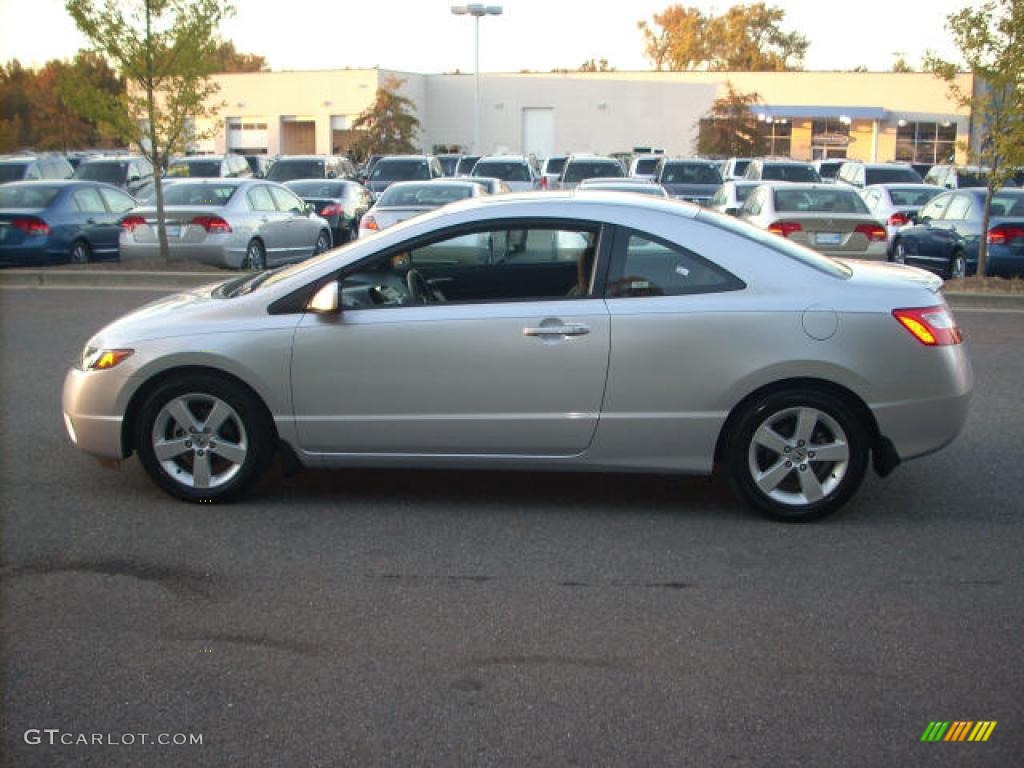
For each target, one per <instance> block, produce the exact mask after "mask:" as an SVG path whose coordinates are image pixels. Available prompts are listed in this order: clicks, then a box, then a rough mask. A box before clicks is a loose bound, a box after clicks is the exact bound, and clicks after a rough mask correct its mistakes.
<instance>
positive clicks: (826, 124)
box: [811, 117, 850, 160]
mask: <svg viewBox="0 0 1024 768" xmlns="http://www.w3.org/2000/svg"><path fill="white" fill-rule="evenodd" d="M849 146H850V120H849V119H843V118H836V117H819V118H818V119H816V120H812V121H811V157H812V159H814V160H823V159H825V158H829V157H846V151H847V147H849Z"/></svg>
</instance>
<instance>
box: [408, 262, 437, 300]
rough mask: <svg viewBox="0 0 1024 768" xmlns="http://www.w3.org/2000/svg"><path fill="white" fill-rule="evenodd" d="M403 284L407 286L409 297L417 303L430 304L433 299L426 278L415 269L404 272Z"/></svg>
mask: <svg viewBox="0 0 1024 768" xmlns="http://www.w3.org/2000/svg"><path fill="white" fill-rule="evenodd" d="M405 284H406V286H407V287H408V288H409V298H411V299H412V300H413V301H414V302H415V303H417V304H430V303H431V302H433V300H434V296H433V294H432V293H431V290H430V286H429V285H427V281H426V278H424V277H423V275H422V274H420V273H419V272H418V271H417V270H415V269H410V270H409V271H408V272H406V273H405Z"/></svg>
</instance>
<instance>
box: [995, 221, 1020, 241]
mask: <svg viewBox="0 0 1024 768" xmlns="http://www.w3.org/2000/svg"><path fill="white" fill-rule="evenodd" d="M1019 237H1024V227H1018V226H1015V225H1013V224H1000V225H999V226H997V227H992V229H990V230H989V231H988V244H989V245H1006V244H1007V243H1010V242H1012V241H1014V240H1016V239H1017V238H1019Z"/></svg>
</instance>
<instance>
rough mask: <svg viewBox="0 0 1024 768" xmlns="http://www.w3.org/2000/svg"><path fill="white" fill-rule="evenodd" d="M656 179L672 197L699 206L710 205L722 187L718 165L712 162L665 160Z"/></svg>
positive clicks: (659, 166)
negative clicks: (716, 192) (716, 191)
mask: <svg viewBox="0 0 1024 768" xmlns="http://www.w3.org/2000/svg"><path fill="white" fill-rule="evenodd" d="M656 179H657V181H658V183H659V184H661V186H663V187H664V188H665V191H666V192H668V194H669V196H670V197H674V198H676V199H677V200H686V201H687V202H691V203H697V204H698V205H708V204H709V203H710V202H711V198H712V197H713V196H714V194H715V190H717V189H718V188H719V187H720V186H722V174H720V173H719V172H718V163H715V162H713V161H711V160H680V159H668V158H666V159H663V160H662V161H661V163H660V164H659V165H658V175H657V177H656Z"/></svg>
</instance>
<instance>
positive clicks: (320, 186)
mask: <svg viewBox="0 0 1024 768" xmlns="http://www.w3.org/2000/svg"><path fill="white" fill-rule="evenodd" d="M285 186H286V187H288V189H290V190H291V191H292V192H294V193H295V194H296V195H298V196H299V197H300V198H302V200H303V202H305V203H307V204H309V205H312V206H313V210H314V211H316V213H317V215H318V216H319V217H320V218H321V219H323V220H324V221H326V222H327V223H328V224H329V225H330V227H331V241H332V242H333V243H334V245H342V244H344V243H347V242H349V241H350V240H355V239H356V238H357V237H359V221H360V219H362V218H363V216H364V215H365V214H366V212H367V211H368V210H370V206H372V205H373V195H371V194H370V190H368V189H367V188H366V187H364V186H363V185H362V184H360V183H359V182H358V181H350V180H343V179H324V180H323V181H320V180H318V179H300V180H297V181H289V182H287V183H286V184H285Z"/></svg>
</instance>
